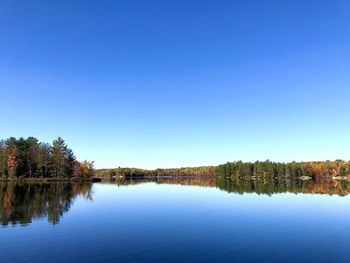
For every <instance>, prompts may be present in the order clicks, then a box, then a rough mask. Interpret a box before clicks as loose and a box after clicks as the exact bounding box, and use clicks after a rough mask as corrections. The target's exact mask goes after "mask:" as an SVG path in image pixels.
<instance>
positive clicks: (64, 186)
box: [0, 182, 92, 226]
mask: <svg viewBox="0 0 350 263" xmlns="http://www.w3.org/2000/svg"><path fill="white" fill-rule="evenodd" d="M91 186H92V183H62V182H56V183H18V182H2V183H0V199H1V202H0V223H1V224H2V226H7V225H9V224H11V225H17V224H20V225H28V224H30V223H31V222H32V220H34V219H37V218H43V217H45V218H47V220H48V221H49V222H50V223H51V224H57V223H59V221H60V218H61V217H62V216H63V214H64V213H66V212H68V211H69V209H70V208H71V206H72V204H73V202H74V200H75V198H76V197H77V196H82V197H84V198H86V199H90V200H91V199H92V197H91Z"/></svg>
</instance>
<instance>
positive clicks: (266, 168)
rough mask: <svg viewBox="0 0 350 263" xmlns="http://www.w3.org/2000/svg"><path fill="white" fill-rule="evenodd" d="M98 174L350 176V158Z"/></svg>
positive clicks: (99, 173)
mask: <svg viewBox="0 0 350 263" xmlns="http://www.w3.org/2000/svg"><path fill="white" fill-rule="evenodd" d="M95 173H96V175H97V176H99V177H115V176H117V177H126V178H127V177H203V178H206V177H216V178H247V177H261V178H271V179H272V178H281V177H293V178H310V179H311V178H313V179H316V178H322V177H326V178H330V177H346V176H350V162H345V161H343V160H336V161H325V162H291V163H280V162H271V161H269V160H267V161H264V162H260V161H256V162H254V163H251V162H242V161H237V162H228V163H226V164H222V165H218V166H202V167H186V168H169V169H155V170H143V169H138V168H121V167H119V168H115V169H99V170H96V172H95Z"/></svg>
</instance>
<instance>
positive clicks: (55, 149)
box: [0, 137, 94, 178]
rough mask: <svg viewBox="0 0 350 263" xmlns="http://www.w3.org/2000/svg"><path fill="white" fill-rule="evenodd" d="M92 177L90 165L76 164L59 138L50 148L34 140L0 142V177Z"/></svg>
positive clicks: (70, 151) (86, 163) (87, 162)
mask: <svg viewBox="0 0 350 263" xmlns="http://www.w3.org/2000/svg"><path fill="white" fill-rule="evenodd" d="M93 174H94V167H93V162H89V161H83V162H79V161H77V160H76V157H75V155H74V153H73V151H72V150H71V149H70V148H69V147H68V146H67V144H66V143H65V141H64V140H63V139H62V138H61V137H59V138H57V139H56V140H54V141H53V142H52V144H49V143H43V142H39V141H38V140H37V139H36V138H34V137H28V138H26V139H25V138H22V137H21V138H19V139H16V138H14V137H11V138H8V139H6V140H0V177H3V178H4V177H6V178H70V177H79V178H80V177H84V178H87V177H91V176H93Z"/></svg>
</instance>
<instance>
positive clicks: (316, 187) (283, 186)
mask: <svg viewBox="0 0 350 263" xmlns="http://www.w3.org/2000/svg"><path fill="white" fill-rule="evenodd" d="M147 182H154V183H159V184H180V185H197V186H203V187H215V188H219V189H221V190H223V191H226V192H228V193H236V194H244V193H257V194H266V195H272V194H278V193H295V194H297V193H304V194H327V195H339V196H345V195H348V194H350V182H348V181H345V180H339V181H338V180H331V179H322V180H306V181H303V180H300V179H291V178H279V179H272V180H271V179H254V178H241V179H235V180H231V179H215V178H210V179H200V178H198V179H196V178H187V179H183V178H149V179H118V180H105V181H104V182H102V183H116V184H118V185H131V184H141V183H147Z"/></svg>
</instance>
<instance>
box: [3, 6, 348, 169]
mask: <svg viewBox="0 0 350 263" xmlns="http://www.w3.org/2000/svg"><path fill="white" fill-rule="evenodd" d="M0 113H1V114H0V137H1V138H6V137H9V136H15V137H19V136H24V137H26V136H34V137H37V138H38V139H39V140H41V141H48V142H50V141H52V140H53V139H54V138H56V137H58V136H62V137H63V138H64V139H65V140H66V141H67V143H68V144H69V146H71V148H73V150H74V151H75V153H76V155H77V157H78V158H79V159H90V160H95V161H96V166H97V167H116V166H133V167H143V168H155V167H181V166H194V165H212V164H218V163H224V162H226V161H234V160H244V161H255V160H257V159H258V160H266V159H271V160H275V161H291V160H297V161H299V160H305V161H306V160H326V159H336V158H341V159H346V160H348V159H350V1H347V0H344V1H336V0H332V1H330V0H329V1H322V0H319V1H308V0H303V1H298V0H293V1H279V0H276V1H268V0H266V1H264V0H256V1H251V0H242V1H219V0H215V1H214V0H213V1H205V0H198V1H191V0H186V1H179V0H177V1H126V0H125V1H122V0H120V1H117V0H116V1H78V0H76V1H28V0H26V1H24V0H23V1H15V0H0Z"/></svg>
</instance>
